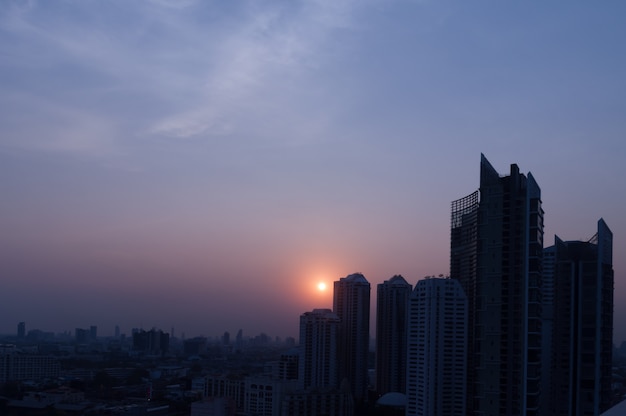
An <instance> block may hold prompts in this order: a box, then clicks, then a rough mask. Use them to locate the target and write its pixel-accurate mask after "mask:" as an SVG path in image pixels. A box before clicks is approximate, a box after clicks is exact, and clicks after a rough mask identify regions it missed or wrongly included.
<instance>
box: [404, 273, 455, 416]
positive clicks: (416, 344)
mask: <svg viewBox="0 0 626 416" xmlns="http://www.w3.org/2000/svg"><path fill="white" fill-rule="evenodd" d="M409 305H410V306H409V319H408V347H407V349H408V358H407V375H406V378H407V387H406V396H407V407H406V415H407V416H429V415H439V416H457V415H465V403H466V397H465V392H466V363H467V360H466V357H467V355H466V347H467V297H466V296H465V292H464V291H463V288H462V287H461V284H460V283H459V281H458V280H453V279H447V278H434V277H433V278H426V279H424V280H420V281H419V282H417V285H415V290H414V291H413V293H411V297H410V303H409Z"/></svg>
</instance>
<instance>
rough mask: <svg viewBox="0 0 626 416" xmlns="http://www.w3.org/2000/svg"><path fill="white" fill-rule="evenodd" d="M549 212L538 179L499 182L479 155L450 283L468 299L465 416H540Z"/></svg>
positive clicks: (456, 234)
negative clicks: (460, 288)
mask: <svg viewBox="0 0 626 416" xmlns="http://www.w3.org/2000/svg"><path fill="white" fill-rule="evenodd" d="M542 250H543V209H542V208H541V190H540V188H539V186H538V185H537V182H536V181H535V179H534V178H533V176H532V175H531V174H530V173H529V174H528V176H525V175H524V174H522V173H520V171H519V168H518V166H517V165H515V164H513V165H511V167H510V174H509V175H508V176H500V174H498V172H497V171H496V170H495V169H494V168H493V167H492V166H491V164H490V163H489V161H488V160H487V159H486V158H485V156H483V155H481V163H480V188H479V190H478V191H476V192H473V193H472V194H470V195H468V196H466V197H464V198H461V199H459V200H457V201H454V202H452V215H451V245H450V277H451V278H453V279H457V280H458V281H459V282H460V283H461V285H462V286H463V289H464V291H465V293H466V294H467V297H468V301H469V319H468V324H469V339H468V343H467V353H468V356H467V359H468V362H467V368H468V382H467V386H468V391H467V396H468V397H467V412H468V414H470V415H476V416H478V415H480V416H517V415H525V416H537V415H539V414H540V409H539V398H540V396H539V395H540V382H541V358H542V357H541V347H542V342H541V335H542V333H541V319H542V313H541V267H542V266H541V260H542Z"/></svg>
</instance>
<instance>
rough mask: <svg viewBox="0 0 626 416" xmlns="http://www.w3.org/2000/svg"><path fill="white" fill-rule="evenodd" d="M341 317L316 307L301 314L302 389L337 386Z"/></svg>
mask: <svg viewBox="0 0 626 416" xmlns="http://www.w3.org/2000/svg"><path fill="white" fill-rule="evenodd" d="M339 323H340V321H339V317H338V316H337V315H336V314H335V313H333V312H332V311H331V310H330V309H314V310H313V311H312V312H305V313H303V314H302V315H300V359H299V360H298V365H299V370H298V382H299V383H298V384H299V387H300V388H301V389H309V388H338V387H339V381H338V372H337V371H338V367H337V358H338V355H337V348H338V341H339V338H338V331H339Z"/></svg>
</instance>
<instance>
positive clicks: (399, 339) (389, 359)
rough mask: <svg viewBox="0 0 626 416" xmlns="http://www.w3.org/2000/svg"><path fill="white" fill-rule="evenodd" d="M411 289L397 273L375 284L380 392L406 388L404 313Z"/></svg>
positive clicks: (377, 383)
mask: <svg viewBox="0 0 626 416" xmlns="http://www.w3.org/2000/svg"><path fill="white" fill-rule="evenodd" d="M412 289H413V288H412V287H411V285H410V284H409V283H407V281H406V280H404V277H402V276H400V275H396V276H393V277H392V278H391V279H389V280H385V281H384V282H383V283H380V284H379V285H378V286H377V292H376V293H377V294H376V391H377V392H378V394H379V395H381V396H382V395H383V394H385V393H389V392H400V393H404V392H405V389H406V333H407V313H408V307H409V296H410V294H411V290H412Z"/></svg>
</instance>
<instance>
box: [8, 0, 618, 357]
mask: <svg viewBox="0 0 626 416" xmlns="http://www.w3.org/2000/svg"><path fill="white" fill-rule="evenodd" d="M625 19H626V4H625V3H623V2H621V1H605V2H594V3H590V2H578V1H573V2H572V1H553V2H541V3H526V2H518V3H510V2H487V1H475V2H448V1H411V0H392V1H379V0H359V1H356V0H355V1H350V0H348V1H325V0H318V1H287V0H285V1H227V2H223V1H213V2H209V1H193V0H189V1H167V0H158V1H157V0H153V1H147V0H146V1H136V2H127V1H123V0H113V1H107V2H93V1H70V0H68V1H58V2H49V1H43V0H42V1H34V0H33V1H26V0H19V1H18V0H8V1H3V2H2V3H0V194H1V195H2V196H1V197H0V279H1V290H0V333H14V332H15V330H16V325H17V323H18V322H19V321H25V322H26V323H27V329H34V328H39V329H43V330H50V331H65V330H69V331H72V330H73V329H74V328H76V327H88V326H89V325H98V328H99V334H102V335H107V334H112V333H113V328H114V326H115V325H120V327H121V328H122V332H126V333H129V332H130V329H131V328H132V327H144V328H151V327H157V328H162V329H164V330H168V331H169V329H170V328H171V327H172V326H173V327H175V328H176V333H177V335H178V334H180V333H182V332H184V333H186V334H187V335H188V336H193V335H200V334H204V335H210V336H213V335H219V334H221V333H223V332H224V331H229V332H230V333H231V334H233V333H235V332H236V331H237V330H238V329H240V328H241V329H243V331H244V334H247V335H255V334H257V333H260V332H266V333H268V334H270V335H272V336H274V335H276V336H296V335H297V327H298V318H299V315H300V314H301V313H303V312H305V311H308V310H311V309H313V308H324V307H326V308H328V307H331V306H332V302H331V296H332V290H326V291H324V292H321V291H318V290H317V288H316V286H317V284H318V282H320V281H324V282H326V283H327V284H328V285H330V283H331V282H332V281H334V280H337V279H339V278H340V277H343V276H346V275H348V274H350V273H353V272H362V273H363V274H364V275H365V277H366V278H367V279H368V280H369V282H370V283H371V284H372V288H373V294H374V293H375V285H376V284H377V283H380V282H382V281H383V280H386V279H389V278H390V277H391V276H393V275H394V274H402V275H403V276H404V277H405V278H406V279H407V281H409V282H410V283H411V284H415V283H416V282H417V280H419V279H420V278H422V277H423V276H426V275H433V274H440V273H441V274H447V273H448V268H449V238H450V225H449V219H450V202H451V201H452V200H455V199H457V198H460V197H462V196H465V195H467V194H469V193H470V192H472V191H474V190H475V189H477V187H478V183H479V177H478V173H479V161H480V153H481V152H482V153H484V154H485V155H486V156H487V158H488V159H489V160H490V161H491V162H492V163H493V165H494V166H495V167H496V169H498V171H499V172H500V173H502V174H506V173H508V171H509V164H511V163H517V164H518V165H519V166H520V169H521V171H522V172H524V173H527V172H529V171H530V172H532V174H533V176H534V177H535V178H536V180H537V182H538V183H539V185H540V186H541V188H542V200H543V206H544V209H545V212H546V214H545V224H546V228H545V246H546V247H547V246H549V245H551V244H552V243H553V241H554V234H557V235H558V236H559V237H561V238H562V239H565V240H571V239H585V240H586V239H589V238H590V237H591V236H592V235H593V234H594V233H595V230H596V229H595V227H596V221H597V220H598V219H599V218H600V217H602V218H604V219H605V221H606V222H607V224H608V225H609V227H610V228H611V229H612V231H613V233H614V236H615V240H614V259H615V262H614V269H615V343H617V344H618V345H619V343H620V342H621V341H622V340H626V328H625V317H626V306H624V305H625V304H626V302H625V301H626V284H625V283H624V280H623V271H624V270H625V266H626V260H625V259H626V246H625V245H624V242H623V241H624V236H625V235H626V218H625V216H624V212H625V208H626V200H625V199H626V186H625V184H624V174H623V173H622V171H623V164H624V161H625V160H626V140H625V139H626V137H625V136H626V135H625V133H626V117H625V116H624V115H625V114H626V77H624V74H626V42H625V40H626V25H624V21H625ZM330 287H332V285H331V286H330ZM372 307H373V308H374V307H375V302H374V300H373V303H372ZM373 321H374V320H373Z"/></svg>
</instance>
